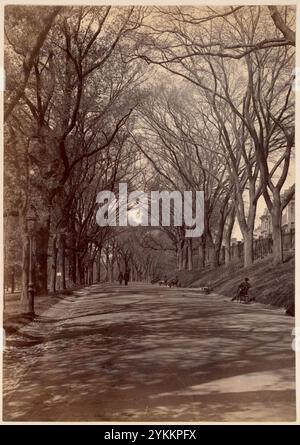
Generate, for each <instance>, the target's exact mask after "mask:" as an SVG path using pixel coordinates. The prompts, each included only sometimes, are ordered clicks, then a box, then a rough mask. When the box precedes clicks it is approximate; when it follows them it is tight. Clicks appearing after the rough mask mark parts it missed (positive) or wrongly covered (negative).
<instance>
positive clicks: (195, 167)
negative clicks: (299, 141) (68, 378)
mask: <svg viewBox="0 0 300 445" xmlns="http://www.w3.org/2000/svg"><path fill="white" fill-rule="evenodd" d="M294 20H295V10H294V9H293V8H292V7H281V8H276V7H269V8H268V7H236V8H215V9H211V8H193V7H164V8H155V7H147V8H144V7H110V6H102V7H77V6H74V7H24V6H9V7H6V9H5V38H6V46H5V64H6V73H7V85H6V87H7V91H6V93H5V216H6V221H7V224H6V226H7V227H8V229H7V231H6V254H7V255H6V262H7V266H8V268H9V266H14V267H15V266H16V264H17V263H19V265H20V269H21V270H22V300H23V301H24V304H26V301H27V298H28V295H27V288H28V268H29V227H28V213H29V212H31V213H32V212H33V213H34V214H35V215H36V219H37V226H36V228H35V234H34V255H35V258H34V260H35V261H34V263H35V266H36V267H35V285H36V291H37V292H38V293H43V292H47V289H48V288H49V287H50V289H51V290H52V291H55V290H56V289H57V284H58V283H57V272H59V276H60V279H59V280H60V283H59V285H60V286H61V287H62V288H65V287H66V286H67V285H75V284H80V283H84V282H86V283H92V282H94V281H96V280H97V281H99V280H100V279H101V276H102V275H103V273H102V272H101V266H103V270H104V271H105V278H106V279H108V280H112V279H114V278H115V275H116V270H118V269H123V270H124V268H130V269H131V271H132V275H133V277H135V278H136V279H150V277H151V276H154V275H157V274H159V270H161V265H162V264H165V265H166V264H169V263H172V261H173V262H174V261H176V257H177V267H178V268H179V269H181V268H188V269H192V268H193V256H194V252H195V249H196V250H197V252H198V253H199V261H198V264H199V265H201V266H205V261H206V257H207V255H206V251H207V250H209V252H210V255H211V258H210V259H209V262H210V264H214V265H215V266H217V265H218V264H219V260H220V250H221V247H222V245H225V246H226V261H229V260H230V249H229V246H230V242H231V234H232V229H233V226H234V223H235V221H236V220H237V221H238V223H239V226H240V229H241V232H242V235H243V239H244V264H245V266H248V265H250V264H252V262H253V230H254V225H255V219H256V209H257V202H258V200H259V199H262V198H261V197H263V198H264V200H265V202H266V205H267V207H268V209H269V211H270V213H271V215H272V224H273V238H274V249H273V257H274V262H275V263H279V262H281V261H282V245H281V216H282V211H283V209H284V208H285V206H286V205H287V204H288V202H289V200H290V199H291V198H292V197H293V194H294V188H293V187H292V188H291V189H290V191H289V193H287V194H285V195H284V198H283V193H282V192H283V190H284V189H285V188H286V184H287V182H286V181H287V179H289V178H288V175H289V171H290V163H291V159H292V157H293V147H294V94H293V91H292V80H293V66H294V45H295V35H294V31H293V29H294ZM119 182H127V184H128V187H129V190H130V189H144V190H146V191H150V190H162V189H163V190H174V189H175V190H181V191H183V190H193V191H195V190H204V192H205V230H204V233H203V235H202V236H201V238H200V239H195V240H193V242H192V240H191V239H188V238H186V237H185V229H184V228H181V227H172V226H171V227H161V228H160V229H159V230H153V229H151V230H148V229H147V228H143V229H142V230H141V231H140V232H137V231H136V229H127V230H125V229H124V230H121V228H112V227H99V226H98V225H97V223H96V218H95V215H96V212H97V204H96V195H97V193H98V192H99V191H100V190H111V191H115V190H117V187H118V183H119ZM16 220H17V224H16V222H15V221H16ZM12 221H14V222H12ZM15 226H17V227H18V228H17V230H16V231H14V230H11V229H9V227H10V228H11V227H15ZM136 233H138V236H136ZM16 252H17V255H16ZM162 252H163V255H162ZM16 257H17V258H18V260H17V259H16ZM101 274H102V275H101Z"/></svg>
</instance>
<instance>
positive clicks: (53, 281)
mask: <svg viewBox="0 0 300 445" xmlns="http://www.w3.org/2000/svg"><path fill="white" fill-rule="evenodd" d="M57 255H58V248H57V237H56V236H54V237H53V241H52V255H51V281H50V291H51V292H53V293H54V292H56V273H57Z"/></svg>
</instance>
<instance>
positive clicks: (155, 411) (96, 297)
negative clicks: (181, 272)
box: [3, 284, 295, 422]
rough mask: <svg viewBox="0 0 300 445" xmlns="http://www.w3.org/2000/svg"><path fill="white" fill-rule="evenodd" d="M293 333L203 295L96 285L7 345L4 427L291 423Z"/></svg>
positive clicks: (271, 319) (262, 313) (288, 322)
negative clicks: (15, 422)
mask: <svg viewBox="0 0 300 445" xmlns="http://www.w3.org/2000/svg"><path fill="white" fill-rule="evenodd" d="M293 326H294V319H293V318H290V317H286V316H284V315H283V312H280V311H278V310H270V309H266V308H262V307H261V306H259V305H239V304H236V303H231V302H229V301H228V298H223V297H221V296H218V295H215V294H211V295H209V296H204V295H199V291H197V290H189V289H168V288H161V287H158V286H156V285H154V286H151V285H142V284H140V285H131V286H128V288H125V287H122V288H121V287H120V286H113V285H110V286H108V285H104V286H92V287H90V288H87V289H85V290H84V291H80V292H77V294H76V295H72V296H68V297H66V298H65V299H63V300H61V301H59V302H58V303H57V304H56V305H54V306H52V307H51V308H49V309H48V310H47V311H46V312H45V313H43V314H42V315H41V316H39V317H38V319H37V320H36V321H35V322H33V323H31V324H29V325H27V326H25V327H24V328H22V332H21V335H18V336H13V337H10V338H9V339H8V347H7V349H6V351H5V354H4V394H5V397H4V407H3V411H4V416H3V417H4V420H7V421H8V420H10V421H11V420H20V421H21V420H22V421H104V422H107V421H112V422H114V421H133V422H137V421H144V422H149V421H157V422H159V421H164V422H168V421H170V422H172V421H173V422H182V421H186V422H201V421H293V420H295V376H294V362H295V358H294V353H293V351H292V349H291V341H292V338H291V332H292V328H293Z"/></svg>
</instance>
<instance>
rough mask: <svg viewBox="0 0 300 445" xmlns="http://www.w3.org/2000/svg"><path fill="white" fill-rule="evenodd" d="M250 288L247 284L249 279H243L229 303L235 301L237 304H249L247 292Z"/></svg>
mask: <svg viewBox="0 0 300 445" xmlns="http://www.w3.org/2000/svg"><path fill="white" fill-rule="evenodd" d="M250 287H251V285H250V283H249V278H245V279H244V281H243V282H242V283H241V284H240V285H239V287H238V290H237V293H236V295H235V296H234V297H233V298H232V300H231V301H234V300H237V301H239V302H242V301H244V302H245V303H249V295H248V291H249V289H250Z"/></svg>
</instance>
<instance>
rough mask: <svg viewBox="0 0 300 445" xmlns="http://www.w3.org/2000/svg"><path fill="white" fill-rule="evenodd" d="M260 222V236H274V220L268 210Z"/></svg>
mask: <svg viewBox="0 0 300 445" xmlns="http://www.w3.org/2000/svg"><path fill="white" fill-rule="evenodd" d="M260 221H261V224H260V236H262V237H268V236H269V235H271V234H272V218H271V214H270V212H269V210H268V209H265V211H264V213H263V215H262V216H261V217H260Z"/></svg>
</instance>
